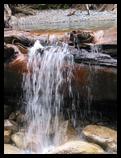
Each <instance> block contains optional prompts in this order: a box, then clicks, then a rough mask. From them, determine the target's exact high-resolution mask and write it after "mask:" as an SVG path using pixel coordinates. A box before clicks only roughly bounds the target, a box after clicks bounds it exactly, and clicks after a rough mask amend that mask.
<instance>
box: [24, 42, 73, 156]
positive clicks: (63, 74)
mask: <svg viewBox="0 0 121 158" xmlns="http://www.w3.org/2000/svg"><path fill="white" fill-rule="evenodd" d="M43 49H44V48H43V47H42V45H41V44H40V43H39V41H36V42H35V44H34V46H33V47H32V48H31V49H30V50H29V59H28V70H29V73H27V74H26V75H24V80H23V89H24V92H25V101H26V104H27V106H26V118H27V123H28V127H27V129H28V131H27V135H26V137H25V141H26V142H27V141H29V140H30V138H32V136H34V141H35V139H36V142H37V144H33V143H31V144H30V147H29V148H30V149H29V150H31V149H32V148H33V145H34V147H35V146H36V153H44V151H45V150H46V149H47V148H49V147H52V146H57V145H59V144H61V143H62V142H63V139H64V135H66V125H65V129H63V128H61V122H62V120H63V113H62V112H61V106H62V105H63V94H61V93H60V88H61V87H62V85H63V82H66V84H68V92H69V95H71V93H72V90H71V77H72V75H73V74H72V68H73V55H71V54H70V52H69V49H68V45H67V44H63V45H62V46H57V45H56V46H51V47H50V48H49V49H47V48H46V49H45V50H43ZM43 51H44V52H43ZM64 65H65V66H64ZM66 65H71V66H69V67H67V66H66ZM60 118H61V120H60ZM50 133H51V135H50Z"/></svg>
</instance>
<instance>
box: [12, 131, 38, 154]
mask: <svg viewBox="0 0 121 158" xmlns="http://www.w3.org/2000/svg"><path fill="white" fill-rule="evenodd" d="M38 138H39V136H37V135H34V134H31V136H29V135H28V133H26V132H25V129H23V130H21V132H17V133H15V134H13V135H12V136H11V140H12V142H13V143H14V144H15V145H16V146H17V147H18V148H19V149H25V150H31V151H34V152H36V151H37V149H38V146H39V147H41V144H40V142H39V140H38Z"/></svg>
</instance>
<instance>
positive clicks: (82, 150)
mask: <svg viewBox="0 0 121 158" xmlns="http://www.w3.org/2000/svg"><path fill="white" fill-rule="evenodd" d="M103 153H104V150H103V149H102V148H101V147H100V146H98V145H96V144H92V143H88V142H84V141H70V142H67V143H65V144H63V145H61V146H59V147H57V148H54V150H52V151H49V152H48V154H103Z"/></svg>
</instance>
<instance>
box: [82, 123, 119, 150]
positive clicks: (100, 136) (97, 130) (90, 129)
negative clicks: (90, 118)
mask: <svg viewBox="0 0 121 158" xmlns="http://www.w3.org/2000/svg"><path fill="white" fill-rule="evenodd" d="M82 134H83V135H84V137H85V138H86V139H87V140H89V141H90V142H93V143H97V144H99V145H101V146H102V147H103V148H105V149H107V150H108V151H110V152H111V151H112V152H116V151H117V132H116V131H115V130H113V129H110V128H108V127H105V126H99V125H88V126H86V127H85V128H84V129H83V131H82Z"/></svg>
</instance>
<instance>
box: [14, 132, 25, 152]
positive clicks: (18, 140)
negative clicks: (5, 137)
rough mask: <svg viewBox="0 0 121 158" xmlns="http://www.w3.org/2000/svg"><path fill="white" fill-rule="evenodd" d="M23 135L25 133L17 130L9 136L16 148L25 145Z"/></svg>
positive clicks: (22, 147)
mask: <svg viewBox="0 0 121 158" xmlns="http://www.w3.org/2000/svg"><path fill="white" fill-rule="evenodd" d="M24 137H25V134H24V133H23V132H17V133H15V134H13V135H12V136H11V140H12V142H13V143H14V144H15V145H16V146H17V147H18V148H20V149H24V148H25V147H26V144H25V143H24Z"/></svg>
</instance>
